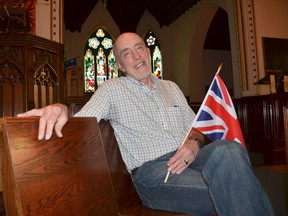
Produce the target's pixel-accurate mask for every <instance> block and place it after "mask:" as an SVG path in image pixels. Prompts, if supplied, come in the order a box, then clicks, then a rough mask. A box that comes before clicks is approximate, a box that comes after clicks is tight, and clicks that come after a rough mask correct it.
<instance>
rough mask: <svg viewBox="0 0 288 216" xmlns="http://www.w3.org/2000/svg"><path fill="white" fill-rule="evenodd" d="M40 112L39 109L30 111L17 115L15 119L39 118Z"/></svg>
mask: <svg viewBox="0 0 288 216" xmlns="http://www.w3.org/2000/svg"><path fill="white" fill-rule="evenodd" d="M41 115H42V110H41V109H32V110H29V111H27V112H24V113H19V114H17V117H31V116H41Z"/></svg>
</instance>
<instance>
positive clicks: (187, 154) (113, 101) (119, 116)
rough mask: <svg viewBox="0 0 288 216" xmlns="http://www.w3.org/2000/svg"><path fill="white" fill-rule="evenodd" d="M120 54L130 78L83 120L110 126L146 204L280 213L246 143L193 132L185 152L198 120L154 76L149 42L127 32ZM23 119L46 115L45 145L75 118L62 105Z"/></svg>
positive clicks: (91, 105)
mask: <svg viewBox="0 0 288 216" xmlns="http://www.w3.org/2000/svg"><path fill="white" fill-rule="evenodd" d="M113 51H114V54H115V56H116V60H117V66H118V67H119V69H120V70H121V71H123V72H125V73H126V76H125V77H124V76H123V77H120V78H115V79H111V80H108V81H106V82H104V83H103V84H101V85H100V86H99V88H98V89H97V91H96V92H95V93H94V95H93V96H92V97H91V99H90V101H89V102H87V104H86V105H85V106H84V107H83V108H82V109H81V111H79V112H78V113H77V114H76V115H75V116H95V117H96V118H97V120H98V121H100V120H101V119H105V120H110V122H111V125H112V127H113V128H114V131H115V136H116V139H117V141H118V144H119V147H120V151H121V154H122V157H123V160H124V162H125V164H126V167H127V169H128V171H129V172H130V173H131V177H132V180H133V182H134V185H135V187H136V188H137V191H138V193H139V196H140V197H141V199H142V202H143V203H144V205H146V206H147V207H150V208H154V209H162V210H168V211H174V212H182V213H191V214H193V215H212V214H214V215H215V214H217V215H231V216H237V215H239V216H244V215H245V216H258V215H259V216H260V215H261V216H265V215H274V212H273V209H272V206H271V203H270V201H269V199H268V197H267V195H266V193H265V191H264V190H263V188H262V186H261V184H260V183H259V181H258V180H257V178H256V177H255V175H254V173H253V170H252V167H251V164H250V161H249V157H248V154H247V152H246V150H245V149H244V148H243V146H242V145H241V144H239V143H237V142H233V141H227V140H219V141H216V142H213V143H211V144H209V145H205V146H203V144H202V143H203V138H204V137H203V135H202V134H200V133H198V132H197V131H195V130H193V131H192V132H191V133H190V134H189V136H188V139H187V141H186V142H185V143H184V145H182V146H181V147H180V148H179V146H180V144H181V143H182V141H183V139H184V137H185V135H186V133H188V131H189V128H190V127H191V124H192V122H193V119H194V118H195V114H194V113H193V111H192V110H191V108H190V107H189V105H188V103H187V101H186V98H185V97H184V95H183V93H182V92H181V90H180V89H179V87H178V86H177V85H176V84H175V83H173V82H171V81H167V80H159V79H158V78H157V77H156V76H154V75H153V74H152V73H151V72H152V70H151V62H150V61H151V60H150V50H149V49H148V48H147V47H146V46H145V43H144V41H143V40H142V38H141V37H140V36H138V35H137V34H135V33H124V34H121V35H120V36H119V37H118V38H117V39H116V41H115V44H114V47H113ZM19 116H26V117H27V116H41V118H40V127H39V137H38V138H39V139H43V138H45V139H50V137H51V135H52V132H53V130H55V132H56V134H57V136H59V137H62V133H61V130H62V128H63V127H64V125H65V124H66V122H67V119H68V114H67V107H66V106H64V105H61V104H54V105H50V106H47V107H44V108H42V109H33V110H30V111H28V112H26V113H23V114H19ZM167 171H169V172H170V173H171V175H170V177H169V179H168V181H167V182H166V183H165V182H164V179H165V176H166V174H167Z"/></svg>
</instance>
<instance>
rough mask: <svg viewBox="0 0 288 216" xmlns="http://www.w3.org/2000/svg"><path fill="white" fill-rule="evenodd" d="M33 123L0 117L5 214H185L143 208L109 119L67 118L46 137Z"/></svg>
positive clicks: (148, 215) (139, 215)
mask: <svg viewBox="0 0 288 216" xmlns="http://www.w3.org/2000/svg"><path fill="white" fill-rule="evenodd" d="M38 127H39V118H8V117H7V118H2V119H0V132H2V136H0V142H1V147H2V148H3V149H4V151H3V153H2V157H3V159H2V161H3V170H2V175H3V193H4V200H5V205H6V215H9V216H11V215H12V216H14V215H16V216H20V215H21V216H22V215H25V216H26V215H31V216H36V215H37V216H42V215H43V216H44V215H61V216H65V215H67V216H68V215H69V216H71V215H73V216H77V215H85V216H86V215H91V216H95V215H101V216H113V215H115V216H116V215H122V216H124V215H131V216H132V215H135V216H136V215H137V216H176V215H178V216H180V215H182V216H184V215H186V214H177V213H173V212H166V211H157V210H152V209H148V208H146V207H144V206H143V204H142V202H141V200H140V199H139V197H138V194H137V192H136V190H135V188H134V186H133V183H132V180H131V176H130V174H129V173H128V172H127V170H126V167H125V164H124V162H123V160H122V158H121V154H120V151H119V148H118V144H117V141H116V139H115V136H114V131H113V128H112V127H111V125H110V122H108V121H103V120H102V121H100V123H99V124H98V123H97V121H96V119H95V118H90V117H86V118H80V117H70V118H69V121H68V123H67V124H66V126H65V127H64V129H63V138H61V139H59V138H58V137H56V135H53V136H52V138H51V139H50V140H49V141H46V140H41V141H39V140H38V139H37V135H38ZM1 140H2V141H1Z"/></svg>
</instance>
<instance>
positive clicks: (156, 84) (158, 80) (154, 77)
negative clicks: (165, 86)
mask: <svg viewBox="0 0 288 216" xmlns="http://www.w3.org/2000/svg"><path fill="white" fill-rule="evenodd" d="M126 77H127V78H128V79H129V80H130V81H132V82H133V83H135V84H137V85H139V86H140V85H144V84H143V83H141V82H139V81H138V80H136V79H134V78H133V77H131V76H129V75H126ZM150 77H151V79H152V82H153V87H152V89H155V88H156V87H157V86H158V85H159V82H160V79H159V78H158V77H157V76H155V75H154V74H152V73H151V75H150Z"/></svg>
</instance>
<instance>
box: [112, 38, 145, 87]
mask: <svg viewBox="0 0 288 216" xmlns="http://www.w3.org/2000/svg"><path fill="white" fill-rule="evenodd" d="M113 52H114V54H115V56H116V63H117V67H118V68H119V69H120V70H122V71H123V72H126V73H127V74H128V75H129V76H131V77H133V78H134V79H136V80H138V81H140V82H143V83H144V84H146V85H148V86H150V84H149V83H150V82H151V79H150V75H151V60H150V59H151V58H150V50H149V48H147V47H146V45H145V43H144V41H143V39H142V38H141V37H140V36H139V35H137V34H135V33H124V34H122V35H120V36H119V37H118V38H117V39H116V41H115V44H114V47H113Z"/></svg>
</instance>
